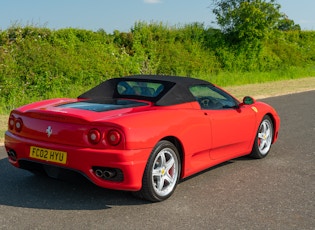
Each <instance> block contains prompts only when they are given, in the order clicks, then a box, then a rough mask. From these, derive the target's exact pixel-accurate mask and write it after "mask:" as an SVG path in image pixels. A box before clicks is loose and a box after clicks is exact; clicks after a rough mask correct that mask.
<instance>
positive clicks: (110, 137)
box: [107, 130, 121, 146]
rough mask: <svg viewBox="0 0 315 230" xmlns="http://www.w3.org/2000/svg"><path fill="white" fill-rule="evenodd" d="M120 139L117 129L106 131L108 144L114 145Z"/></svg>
mask: <svg viewBox="0 0 315 230" xmlns="http://www.w3.org/2000/svg"><path fill="white" fill-rule="evenodd" d="M120 141H121V134H120V133H119V132H118V131H117V130H110V131H109V132H108V133H107V142H108V144H110V145H113V146H116V145H118V144H119V143H120Z"/></svg>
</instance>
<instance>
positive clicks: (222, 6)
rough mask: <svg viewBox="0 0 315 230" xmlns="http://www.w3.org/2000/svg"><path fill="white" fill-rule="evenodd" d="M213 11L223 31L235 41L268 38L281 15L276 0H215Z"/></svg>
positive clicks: (252, 40)
mask: <svg viewBox="0 0 315 230" xmlns="http://www.w3.org/2000/svg"><path fill="white" fill-rule="evenodd" d="M213 2H214V9H213V13H214V14H215V16H216V19H217V23H218V24H219V25H220V26H221V28H222V32H223V33H224V34H226V37H228V38H229V39H230V40H231V41H232V42H233V43H235V42H236V43H239V42H241V41H245V42H251V43H253V42H254V41H260V40H264V39H265V38H268V37H269V36H270V34H271V33H272V32H273V29H274V28H276V25H277V23H278V21H279V18H280V16H281V14H280V12H279V9H280V5H279V4H277V3H276V2H275V0H270V2H266V1H265V0H213Z"/></svg>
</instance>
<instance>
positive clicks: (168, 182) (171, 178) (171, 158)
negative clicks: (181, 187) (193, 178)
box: [152, 148, 179, 197]
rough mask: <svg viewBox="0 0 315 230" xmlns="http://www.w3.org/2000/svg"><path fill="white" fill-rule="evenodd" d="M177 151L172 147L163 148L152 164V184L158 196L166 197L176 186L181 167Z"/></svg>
mask: <svg viewBox="0 0 315 230" xmlns="http://www.w3.org/2000/svg"><path fill="white" fill-rule="evenodd" d="M178 164H179V162H178V159H177V157H176V153H175V152H174V151H173V150H172V149H171V148H164V149H162V150H161V151H160V152H159V153H158V154H157V155H156V157H155V159H154V163H153V166H152V185H153V189H154V191H155V193H156V194H157V195H158V196H161V197H165V196H167V195H168V194H170V193H171V192H172V191H173V189H174V187H175V186H176V183H177V179H178V173H179V167H178Z"/></svg>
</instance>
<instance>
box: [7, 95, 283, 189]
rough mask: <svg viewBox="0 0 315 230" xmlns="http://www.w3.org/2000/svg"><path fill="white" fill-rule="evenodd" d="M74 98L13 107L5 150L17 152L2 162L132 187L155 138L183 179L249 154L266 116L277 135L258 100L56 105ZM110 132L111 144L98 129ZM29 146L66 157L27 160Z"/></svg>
mask: <svg viewBox="0 0 315 230" xmlns="http://www.w3.org/2000/svg"><path fill="white" fill-rule="evenodd" d="M77 101H84V100H82V99H66V98H64V99H53V100H46V101H42V102H38V103H33V104H30V105H26V106H23V107H20V108H18V109H16V110H13V111H12V112H11V117H12V118H13V119H18V118H19V119H21V120H22V121H23V127H22V131H21V132H18V131H16V130H14V129H10V128H9V130H8V131H7V132H6V134H5V147H6V150H7V151H14V152H15V153H16V154H17V159H12V158H10V157H9V161H10V163H11V164H12V165H14V166H16V167H20V161H31V162H37V163H39V164H45V165H46V164H47V165H52V166H57V167H61V168H67V169H71V170H75V171H78V172H80V173H82V174H83V175H85V176H86V177H87V178H89V179H90V180H91V181H92V182H93V183H95V184H96V185H98V186H101V187H104V188H110V189H119V190H130V191H137V190H139V189H141V186H142V177H143V173H144V170H145V167H146V164H147V161H148V158H149V156H150V154H151V151H152V150H153V148H154V147H155V146H156V144H157V143H158V142H159V141H160V140H162V139H167V140H173V141H175V143H176V145H177V147H178V149H179V152H180V155H181V162H182V172H181V177H182V178H184V177H187V176H190V175H192V174H194V173H197V172H200V171H201V170H204V169H206V168H209V167H211V166H213V165H216V164H219V163H221V162H224V161H226V160H229V159H232V158H236V157H239V156H243V155H247V154H249V153H250V152H251V149H252V146H253V143H254V140H255V137H256V132H257V129H258V126H259V124H260V122H261V120H262V118H263V117H264V116H265V115H266V114H269V115H270V116H271V117H272V120H273V122H274V130H275V133H274V140H273V142H275V141H276V140H277V137H278V130H279V127H280V119H279V117H278V115H277V113H276V111H275V110H274V109H273V108H272V107H270V106H269V105H267V104H264V103H262V102H255V103H254V104H252V105H242V104H240V106H239V108H233V109H232V108H231V109H223V110H206V109H201V108H200V105H199V103H198V102H197V101H192V102H187V103H181V104H177V105H170V106H157V105H154V103H151V102H146V104H145V105H143V106H139V107H132V108H122V109H116V110H110V111H104V112H95V111H87V110H80V109H77V108H63V107H56V105H59V104H64V103H70V102H77ZM49 127H50V129H49ZM48 129H49V130H48ZM91 129H97V130H98V131H99V132H100V133H101V138H102V140H101V141H100V142H99V143H98V144H91V143H90V142H89V136H88V135H89V131H90V130H91ZM110 130H117V131H118V132H119V134H120V138H121V140H120V142H119V144H117V145H114V146H113V145H111V144H109V141H108V139H106V135H107V134H108V133H109V132H110ZM48 131H49V132H48ZM50 131H51V133H50ZM31 146H35V147H39V148H45V149H52V150H56V151H62V152H66V153H67V162H66V164H61V163H53V162H48V161H45V160H40V159H33V158H30V156H29V153H30V147H31ZM95 166H97V167H108V168H115V169H119V170H121V172H122V174H123V180H122V181H111V180H104V179H101V178H99V177H97V176H96V175H95V171H94V170H93V167H95Z"/></svg>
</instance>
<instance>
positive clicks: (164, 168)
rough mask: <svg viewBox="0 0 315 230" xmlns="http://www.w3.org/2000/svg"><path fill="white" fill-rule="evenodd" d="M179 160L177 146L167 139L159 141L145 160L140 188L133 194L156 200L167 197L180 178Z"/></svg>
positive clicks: (172, 191)
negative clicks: (146, 160)
mask: <svg viewBox="0 0 315 230" xmlns="http://www.w3.org/2000/svg"><path fill="white" fill-rule="evenodd" d="M180 171H181V162H180V157H179V153H178V150H177V148H176V147H175V146H174V145H173V144H172V143H171V142H169V141H165V140H163V141H160V142H159V143H158V144H157V145H156V146H155V147H154V149H153V150H152V153H151V155H150V157H149V160H148V162H147V165H146V168H145V171H144V174H143V178H142V188H141V190H140V191H138V192H135V193H134V195H136V196H138V197H141V198H143V199H146V200H149V201H152V202H158V201H163V200H166V199H167V198H169V197H170V196H171V195H172V194H173V193H174V191H175V189H176V186H177V183H178V180H179V178H180Z"/></svg>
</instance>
